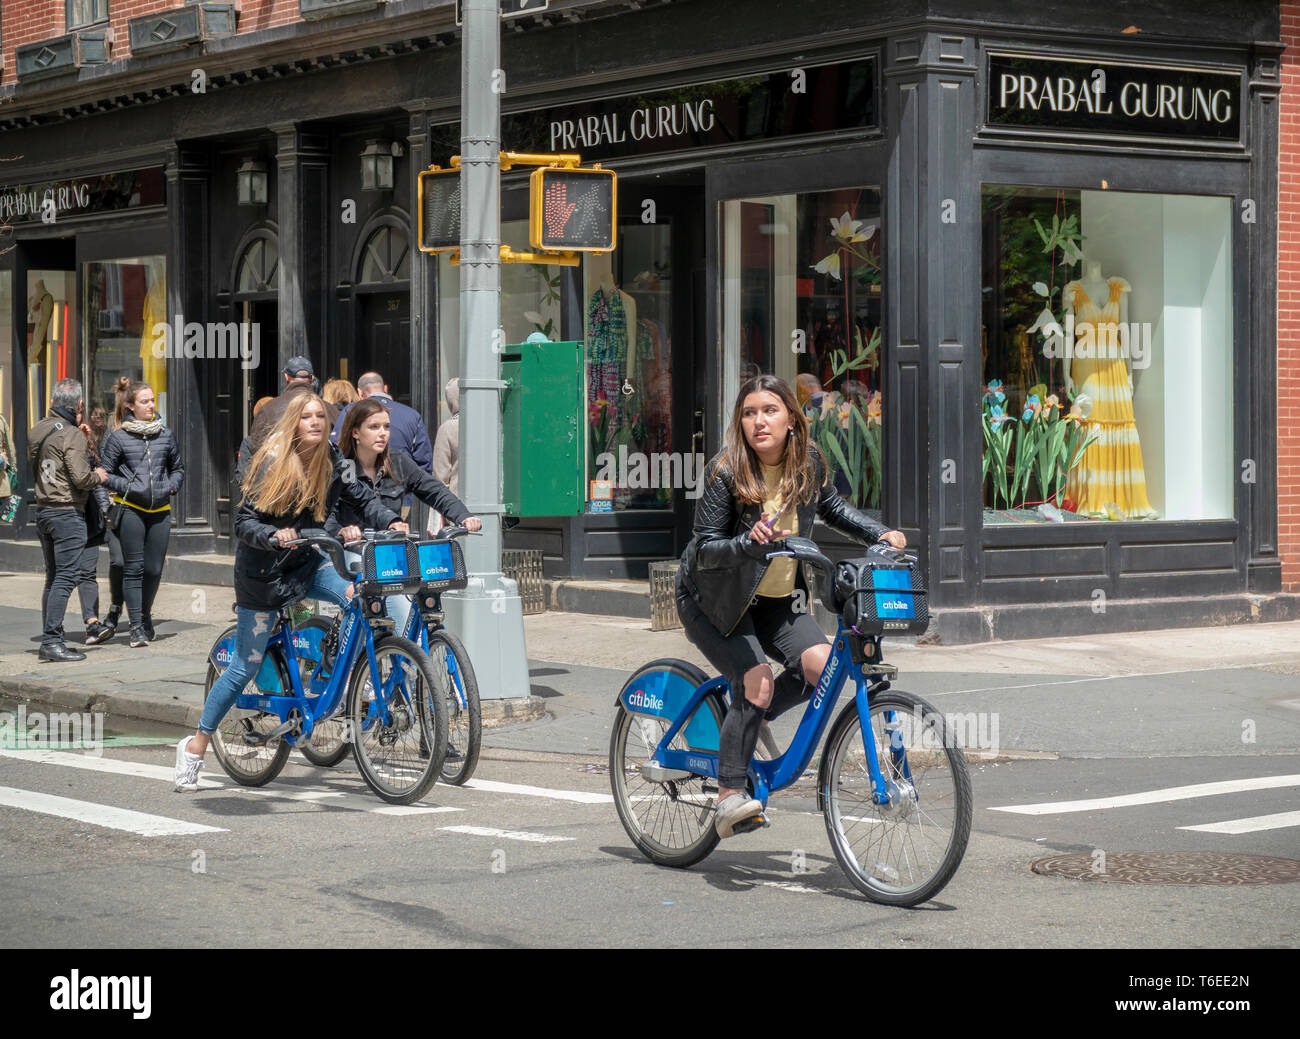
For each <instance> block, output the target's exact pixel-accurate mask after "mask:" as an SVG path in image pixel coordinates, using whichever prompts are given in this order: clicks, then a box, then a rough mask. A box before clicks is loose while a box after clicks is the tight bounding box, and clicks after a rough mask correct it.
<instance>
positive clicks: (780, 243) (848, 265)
mask: <svg viewBox="0 0 1300 1039" xmlns="http://www.w3.org/2000/svg"><path fill="white" fill-rule="evenodd" d="M721 217H722V238H723V250H722V253H723V255H722V266H723V277H722V318H723V320H722V326H723V363H722V374H723V378H722V385H723V399H722V401H721V402H720V403H721V406H722V409H723V412H724V418H723V422H724V424H725V423H726V422H727V421H728V420H729V419H730V417H731V409H732V406H733V404H734V403H735V399H736V395H737V393H739V391H740V386H741V384H742V383H743V382H744V381H745V380H747V379H749V378H751V377H753V376H754V375H758V374H760V373H763V374H771V375H776V376H779V377H780V378H782V379H784V380H786V382H788V383H790V384H791V386H792V387H793V388H794V389H795V392H796V395H797V396H798V398H799V400H800V402H801V403H802V404H803V405H804V413H805V415H806V416H807V417H808V420H809V424H810V432H811V434H812V437H813V439H814V441H815V442H816V443H817V444H818V446H819V447H820V448H821V451H822V454H823V455H824V456H825V458H826V461H827V463H828V464H829V466H830V468H831V471H832V473H833V474H834V480H835V484H836V487H837V488H838V489H839V491H840V493H841V494H843V495H844V496H845V497H846V498H847V499H848V500H849V501H850V502H851V503H852V504H854V505H855V506H857V507H859V508H863V509H867V510H879V508H880V496H881V488H882V485H883V472H882V453H881V433H882V427H881V406H882V401H881V396H880V321H881V279H880V261H881V249H880V193H879V191H878V190H876V189H875V188H867V187H862V188H846V189H840V190H836V191H821V192H807V193H803V194H798V195H777V196H767V197H756V198H748V199H734V200H731V201H728V202H724V203H722V214H721Z"/></svg>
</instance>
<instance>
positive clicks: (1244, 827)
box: [1178, 812, 1300, 833]
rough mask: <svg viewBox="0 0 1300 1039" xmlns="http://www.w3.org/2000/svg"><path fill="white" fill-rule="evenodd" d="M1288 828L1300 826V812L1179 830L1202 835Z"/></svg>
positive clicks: (1183, 827) (1234, 820)
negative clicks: (1197, 831)
mask: <svg viewBox="0 0 1300 1039" xmlns="http://www.w3.org/2000/svg"><path fill="white" fill-rule="evenodd" d="M1288 826H1300V812H1278V813H1276V814H1275V815H1256V816H1253V817H1252V818H1250V819H1229V820H1228V821H1227V822H1223V823H1205V824H1204V825H1202V826H1180V827H1178V828H1179V829H1180V830H1200V831H1201V832H1202V833H1255V832H1256V831H1257V830H1281V829H1284V828H1286V827H1288Z"/></svg>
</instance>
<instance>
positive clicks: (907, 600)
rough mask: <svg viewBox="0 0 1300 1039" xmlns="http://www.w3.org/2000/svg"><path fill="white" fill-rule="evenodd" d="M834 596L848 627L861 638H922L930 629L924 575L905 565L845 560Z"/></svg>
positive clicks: (837, 573)
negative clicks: (922, 633)
mask: <svg viewBox="0 0 1300 1039" xmlns="http://www.w3.org/2000/svg"><path fill="white" fill-rule="evenodd" d="M835 597H836V599H837V600H839V601H840V602H841V603H842V605H841V608H840V613H841V615H842V616H843V618H844V623H845V625H846V626H847V627H850V628H853V629H855V630H856V631H857V632H859V633H860V634H862V635H883V634H886V633H890V634H898V635H919V634H920V633H921V632H923V631H925V629H926V628H928V627H929V626H930V603H929V599H928V597H927V595H926V590H925V587H924V585H923V584H922V583H921V574H920V572H919V571H918V570H917V569H916V568H915V567H913V566H908V565H907V564H905V563H889V562H886V561H885V560H882V559H880V558H878V557H870V556H868V557H865V558H861V559H846V560H844V561H843V562H841V563H839V564H838V565H837V566H836V568H835Z"/></svg>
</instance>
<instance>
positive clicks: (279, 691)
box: [211, 596, 415, 746]
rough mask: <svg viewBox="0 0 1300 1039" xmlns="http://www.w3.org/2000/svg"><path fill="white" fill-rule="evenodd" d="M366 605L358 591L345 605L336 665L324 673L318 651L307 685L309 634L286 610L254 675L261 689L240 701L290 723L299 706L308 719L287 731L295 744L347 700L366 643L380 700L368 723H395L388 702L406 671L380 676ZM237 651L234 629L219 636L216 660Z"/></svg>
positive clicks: (370, 710) (224, 659)
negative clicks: (278, 652) (277, 655)
mask: <svg viewBox="0 0 1300 1039" xmlns="http://www.w3.org/2000/svg"><path fill="white" fill-rule="evenodd" d="M361 609H362V607H361V600H360V597H359V596H357V597H354V598H353V599H352V600H351V601H350V602H349V603H348V605H347V606H345V607H343V611H344V621H343V623H341V624H340V628H339V644H338V650H337V652H336V653H335V659H334V664H333V668H332V670H331V672H330V674H329V675H324V674H322V672H321V667H322V664H321V662H320V660H319V655H317V657H316V658H315V659H316V666H315V668H314V669H313V670H312V674H311V677H310V678H309V680H308V683H307V688H306V689H304V688H303V684H302V676H301V673H300V668H299V666H298V653H297V648H296V646H295V642H296V641H297V640H299V639H302V638H303V637H304V636H303V635H302V634H301V633H299V632H295V631H293V629H292V628H291V627H290V625H289V622H288V618H287V617H285V616H284V614H283V613H281V614H280V616H279V618H278V619H277V622H276V630H275V633H274V634H272V636H271V638H270V640H269V641H268V642H267V645H266V654H265V656H264V657H263V658H262V665H261V668H260V669H259V670H258V672H257V675H256V676H255V677H254V679H253V684H254V685H255V686H256V688H257V690H258V691H257V692H256V693H250V692H247V691H243V692H241V693H240V694H239V695H238V696H237V697H236V698H235V707H237V708H242V709H243V710H246V711H265V712H267V713H268V714H273V715H275V716H276V717H277V718H279V719H280V722H281V723H282V724H285V725H287V724H288V723H289V720H290V716H291V715H292V713H293V712H294V711H297V712H298V716H299V717H300V718H301V720H302V728H301V731H299V732H298V733H296V734H294V733H292V732H285V733H283V734H282V736H283V738H284V739H285V741H286V742H288V743H289V745H290V746H295V745H296V744H297V742H298V740H300V739H302V740H310V739H311V734H312V730H313V729H314V728H315V726H316V723H317V722H321V721H325V720H326V719H328V718H333V717H334V716H335V715H337V714H338V713H339V712H340V711H342V710H343V708H344V707H345V706H346V704H345V702H344V701H345V698H344V691H345V690H346V688H347V683H348V680H349V677H350V676H351V674H352V668H353V667H354V665H355V663H356V660H357V658H358V654H359V653H361V652H362V649H363V648H364V652H365V654H366V660H367V662H368V663H369V665H370V681H371V683H372V685H373V686H374V688H375V690H376V696H375V700H374V703H372V704H371V705H370V707H369V708H368V711H367V723H366V725H365V728H369V727H370V723H372V722H373V721H374V720H376V719H377V720H378V721H379V722H380V723H381V724H382V725H390V724H392V718H391V716H390V713H389V709H388V705H389V703H390V701H391V700H392V697H393V690H394V687H395V684H396V682H397V681H398V680H399V679H400V678H401V672H400V671H399V670H398V669H394V670H393V671H392V672H391V673H390V675H389V677H388V681H387V682H381V681H380V678H379V662H378V660H377V659H376V658H375V634H374V630H373V629H372V628H371V626H370V624H369V623H368V622H367V621H366V619H365V617H364V615H363V614H362V612H361ZM412 613H413V614H414V613H415V611H414V610H413V611H412ZM290 636H291V637H290ZM273 646H279V647H280V648H281V649H282V651H283V654H284V662H285V667H286V670H287V671H288V676H287V677H288V679H289V690H288V692H287V693H285V692H284V683H283V681H282V679H281V677H280V675H278V674H277V673H276V667H275V664H274V660H273V658H274V654H273V653H272V652H271V648H272V647H273ZM304 648H305V647H304ZM234 651H235V636H234V634H233V633H232V634H230V635H228V636H226V637H225V638H223V639H221V640H219V641H218V642H217V644H216V645H215V646H214V647H213V648H212V653H211V660H212V662H213V663H214V664H215V665H216V666H218V667H222V668H224V667H225V665H226V664H227V663H229V661H230V659H231V657H230V654H233V653H234Z"/></svg>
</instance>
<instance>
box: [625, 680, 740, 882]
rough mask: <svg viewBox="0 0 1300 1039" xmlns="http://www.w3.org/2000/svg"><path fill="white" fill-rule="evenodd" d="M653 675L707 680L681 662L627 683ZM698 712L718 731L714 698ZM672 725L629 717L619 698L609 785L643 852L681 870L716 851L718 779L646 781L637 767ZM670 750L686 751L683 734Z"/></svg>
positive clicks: (717, 701)
mask: <svg viewBox="0 0 1300 1039" xmlns="http://www.w3.org/2000/svg"><path fill="white" fill-rule="evenodd" d="M654 671H671V672H674V673H676V674H679V675H681V676H682V677H684V678H686V679H687V680H688V681H690V682H691V683H692V684H693V685H696V686H698V685H699V684H700V683H702V682H705V681H707V680H708V679H707V677H706V676H705V674H704V672H702V671H701V670H700V669H699V668H697V667H695V666H693V665H691V664H688V663H686V662H685V661H684V660H658V661H655V662H654V663H652V664H647V665H646V666H645V667H643V668H641V670H639V671H637V672H636V674H634V675H633V676H632V677H631V678H629V679H628V685H630V684H631V683H633V682H636V681H640V680H642V679H643V677H644V676H645V675H646V674H648V673H651V672H654ZM623 688H624V689H626V688H627V685H625V686H624V687H623ZM706 705H707V706H706ZM697 710H708V711H711V712H712V713H713V720H714V723H715V724H716V725H717V727H718V729H719V730H721V728H722V718H723V715H724V713H725V711H724V708H723V706H722V701H721V699H720V698H719V697H718V696H717V694H711V695H709V696H707V697H705V698H704V700H703V701H702V702H701V704H700V707H699V708H697ZM671 724H672V722H671V721H669V720H668V719H666V718H656V717H653V716H650V715H644V714H632V713H630V712H629V711H628V710H627V708H625V707H624V706H623V704H622V699H621V694H620V701H619V706H618V713H617V714H616V715H615V717H614V730H613V732H612V733H611V735H610V740H609V781H610V786H611V787H612V788H613V792H614V807H615V808H616V809H617V810H618V818H619V821H620V822H622V824H623V829H625V830H626V831H627V835H628V836H629V837H631V838H632V842H633V843H634V844H635V845H636V846H637V848H639V849H640V851H641V853H642V854H643V855H645V857H646V858H648V859H650V861H652V862H657V863H658V864H659V865H661V866H676V867H679V868H682V867H686V866H693V865H694V864H695V863H697V862H699V861H700V860H701V859H703V858H704V857H705V856H706V855H708V854H709V852H711V851H712V850H713V849H714V848H715V847H717V844H718V840H719V838H718V831H717V830H715V829H714V828H713V811H714V807H715V806H714V799H715V796H716V794H717V791H718V787H717V781H716V780H712V779H706V778H705V777H704V776H691V777H690V778H689V779H681V780H666V781H664V782H652V781H651V780H649V779H646V778H645V776H644V775H643V773H642V771H641V766H642V765H644V764H645V763H646V762H648V761H649V760H650V759H651V757H652V756H653V755H654V749H655V747H656V746H658V744H659V741H660V740H661V739H663V735H664V733H665V732H667V731H668V729H669V727H670V726H671ZM683 728H684V727H683ZM671 746H672V747H673V749H677V748H679V747H680V748H681V749H683V750H684V749H686V740H685V738H684V737H683V734H682V733H680V732H679V733H678V735H677V737H676V738H675V739H674V740H673V742H672V744H671ZM706 783H707V784H708V786H707V788H706Z"/></svg>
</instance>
